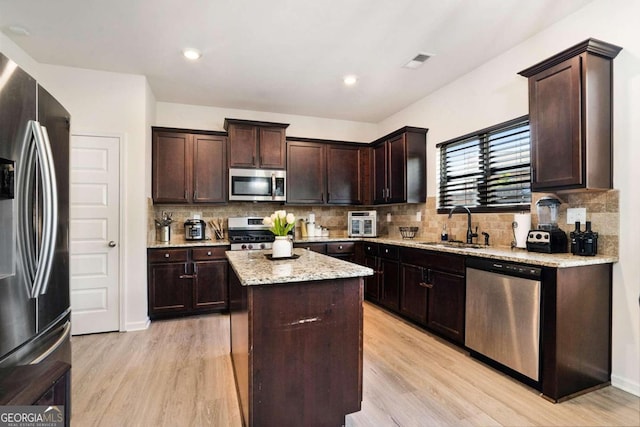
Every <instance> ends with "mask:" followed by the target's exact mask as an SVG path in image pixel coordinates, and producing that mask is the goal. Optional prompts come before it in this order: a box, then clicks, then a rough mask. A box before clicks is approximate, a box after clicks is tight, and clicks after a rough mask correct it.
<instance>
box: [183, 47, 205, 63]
mask: <svg viewBox="0 0 640 427" xmlns="http://www.w3.org/2000/svg"><path fill="white" fill-rule="evenodd" d="M182 54H183V55H184V57H185V58H187V59H191V60H194V61H195V60H196V59H200V57H201V56H202V54H201V53H200V51H198V50H197V49H185V50H183V51H182Z"/></svg>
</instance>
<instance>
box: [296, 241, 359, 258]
mask: <svg viewBox="0 0 640 427" xmlns="http://www.w3.org/2000/svg"><path fill="white" fill-rule="evenodd" d="M293 247H294V248H303V249H306V250H308V251H313V252H318V253H320V254H323V255H329V256H331V257H334V258H340V259H343V260H345V261H350V262H353V261H354V259H355V249H356V244H355V242H335V241H331V242H296V243H294V244H293Z"/></svg>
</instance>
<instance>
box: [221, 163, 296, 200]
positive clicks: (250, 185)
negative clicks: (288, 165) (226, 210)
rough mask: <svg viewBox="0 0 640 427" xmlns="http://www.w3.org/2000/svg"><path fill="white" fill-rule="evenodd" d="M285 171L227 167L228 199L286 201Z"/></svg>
mask: <svg viewBox="0 0 640 427" xmlns="http://www.w3.org/2000/svg"><path fill="white" fill-rule="evenodd" d="M285 179H286V171H283V170H270V169H269V170H268V169H229V200H238V201H286V194H285V189H286V185H285V184H286V183H285Z"/></svg>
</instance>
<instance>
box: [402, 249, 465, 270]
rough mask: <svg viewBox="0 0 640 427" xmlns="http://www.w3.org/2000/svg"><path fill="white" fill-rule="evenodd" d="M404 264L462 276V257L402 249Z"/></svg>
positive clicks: (422, 250) (423, 250)
mask: <svg viewBox="0 0 640 427" xmlns="http://www.w3.org/2000/svg"><path fill="white" fill-rule="evenodd" d="M401 258H402V262H403V263H404V264H412V265H416V266H418V267H424V268H431V269H434V270H439V271H447V272H450V273H457V274H461V275H464V257H463V256H461V255H453V254H447V253H443V252H434V251H429V250H425V249H413V248H402V251H401Z"/></svg>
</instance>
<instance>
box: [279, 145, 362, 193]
mask: <svg viewBox="0 0 640 427" xmlns="http://www.w3.org/2000/svg"><path fill="white" fill-rule="evenodd" d="M367 148H368V147H366V146H364V147H360V146H358V145H357V144H349V143H342V144H337V143H327V142H326V141H321V140H314V139H310V138H299V139H298V138H290V139H289V140H288V141H287V203H290V204H314V205H319V204H336V205H357V204H362V193H363V192H362V176H363V175H362V165H363V162H362V161H361V153H362V150H366V149H367Z"/></svg>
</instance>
